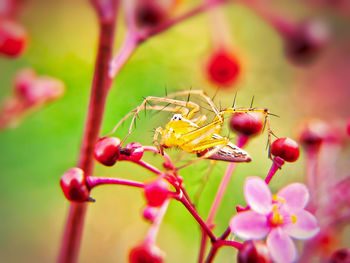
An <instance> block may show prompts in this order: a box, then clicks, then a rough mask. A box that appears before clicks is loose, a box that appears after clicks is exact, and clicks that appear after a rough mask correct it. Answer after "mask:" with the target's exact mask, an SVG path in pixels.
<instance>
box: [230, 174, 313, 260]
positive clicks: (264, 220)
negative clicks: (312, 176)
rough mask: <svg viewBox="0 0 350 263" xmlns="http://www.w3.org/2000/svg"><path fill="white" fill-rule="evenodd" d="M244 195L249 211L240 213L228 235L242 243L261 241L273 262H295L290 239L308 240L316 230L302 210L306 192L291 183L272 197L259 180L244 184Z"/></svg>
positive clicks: (251, 178) (306, 200)
mask: <svg viewBox="0 0 350 263" xmlns="http://www.w3.org/2000/svg"><path fill="white" fill-rule="evenodd" d="M244 195H245V198H246V201H247V203H248V205H249V207H250V210H248V211H243V212H239V213H237V214H236V215H234V216H233V218H232V219H231V222H230V228H231V232H232V233H234V234H235V235H237V236H238V237H240V238H242V239H244V240H249V239H253V240H257V239H263V238H264V237H265V236H266V235H267V239H266V243H267V247H268V249H269V252H270V254H271V256H272V258H273V260H274V261H275V262H281V263H282V262H283V263H288V262H295V261H296V259H297V250H296V247H295V245H294V242H293V240H292V239H291V237H293V238H296V239H309V238H311V237H313V236H314V235H316V234H317V233H318V231H319V227H318V224H317V220H316V218H315V217H314V216H313V215H312V214H311V213H309V212H308V211H306V210H305V206H306V205H307V203H308V201H309V191H308V189H307V187H306V186H305V185H304V184H301V183H292V184H289V185H287V186H285V187H284V188H282V189H281V190H280V191H279V192H278V193H277V194H275V195H272V194H271V191H270V189H269V187H268V186H267V184H266V183H265V181H264V180H262V179H261V178H259V177H249V178H247V179H246V181H245V185H244Z"/></svg>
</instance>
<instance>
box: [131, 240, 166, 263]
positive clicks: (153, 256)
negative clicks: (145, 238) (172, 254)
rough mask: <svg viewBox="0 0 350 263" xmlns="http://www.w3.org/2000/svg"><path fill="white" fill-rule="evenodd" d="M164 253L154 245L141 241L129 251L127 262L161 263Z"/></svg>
mask: <svg viewBox="0 0 350 263" xmlns="http://www.w3.org/2000/svg"><path fill="white" fill-rule="evenodd" d="M163 258H164V253H163V252H162V251H161V250H160V249H159V248H158V247H157V246H155V245H153V244H147V243H142V244H140V245H138V246H136V247H134V248H132V249H131V250H130V252H129V263H162V262H163Z"/></svg>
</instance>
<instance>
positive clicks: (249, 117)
mask: <svg viewBox="0 0 350 263" xmlns="http://www.w3.org/2000/svg"><path fill="white" fill-rule="evenodd" d="M263 125H264V117H263V115H262V114H261V113H258V112H249V113H235V114H233V115H232V118H231V121H230V127H231V129H232V130H234V131H236V132H238V133H241V134H243V135H245V136H254V135H257V134H258V133H260V132H261V131H262V129H263Z"/></svg>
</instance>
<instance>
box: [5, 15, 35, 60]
mask: <svg viewBox="0 0 350 263" xmlns="http://www.w3.org/2000/svg"><path fill="white" fill-rule="evenodd" d="M27 43H28V35H27V31H26V30H25V29H24V28H23V27H22V26H21V25H20V24H18V23H17V22H15V21H12V20H8V19H1V20H0V53H1V54H4V55H6V56H9V57H17V56H19V55H21V54H22V53H23V52H24V50H25V48H26V47H27Z"/></svg>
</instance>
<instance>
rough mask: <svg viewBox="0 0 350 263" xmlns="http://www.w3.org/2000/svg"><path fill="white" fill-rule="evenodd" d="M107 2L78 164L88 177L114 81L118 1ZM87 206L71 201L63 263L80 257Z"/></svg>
mask: <svg viewBox="0 0 350 263" xmlns="http://www.w3.org/2000/svg"><path fill="white" fill-rule="evenodd" d="M107 2H108V1H107ZM94 4H95V7H96V5H97V4H98V3H97V2H94ZM106 4H107V3H106ZM108 4H110V5H111V6H109V8H111V9H112V10H114V12H113V14H111V13H108V15H106V16H104V13H103V11H104V10H105V9H102V8H101V9H100V10H97V11H98V16H99V43H98V51H97V56H96V62H95V72H94V77H93V82H92V88H91V96H90V103H89V109H88V113H87V120H86V124H85V130H84V135H83V139H82V146H81V150H80V157H79V162H78V167H80V168H81V169H82V170H83V171H84V173H85V175H86V176H92V172H93V165H94V159H93V149H94V145H95V142H96V141H97V139H98V135H99V132H100V128H101V123H102V118H103V113H104V106H105V101H106V96H107V92H108V89H109V87H110V85H111V83H112V80H111V79H110V78H108V68H109V61H110V59H111V56H112V52H113V43H114V31H115V21H116V12H117V7H118V1H117V0H111V1H109V2H108ZM96 8H97V7H96ZM111 15H112V17H111ZM86 208H87V204H86V203H82V204H80V203H79V204H78V203H71V205H70V209H69V215H68V219H67V222H66V227H65V230H64V234H63V239H62V244H61V248H60V252H59V257H58V262H60V263H74V262H77V260H78V255H79V249H80V243H81V238H82V234H83V226H84V219H85V213H86Z"/></svg>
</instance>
